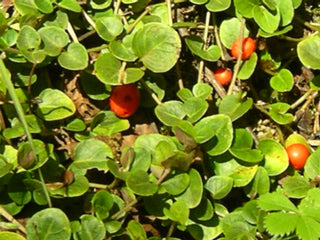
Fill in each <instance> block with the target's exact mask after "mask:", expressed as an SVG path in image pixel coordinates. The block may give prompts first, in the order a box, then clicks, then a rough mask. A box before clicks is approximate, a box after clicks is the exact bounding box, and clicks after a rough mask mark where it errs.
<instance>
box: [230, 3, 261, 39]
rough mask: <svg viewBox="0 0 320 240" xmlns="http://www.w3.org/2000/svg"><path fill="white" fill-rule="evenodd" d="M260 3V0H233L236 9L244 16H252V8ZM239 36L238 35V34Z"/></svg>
mask: <svg viewBox="0 0 320 240" xmlns="http://www.w3.org/2000/svg"><path fill="white" fill-rule="evenodd" d="M260 4H261V0H246V1H243V0H234V6H235V8H236V10H237V11H238V12H239V13H240V14H241V15H242V16H244V17H246V18H252V17H253V9H254V8H255V7H256V6H259V5H260ZM238 36H239V35H238Z"/></svg>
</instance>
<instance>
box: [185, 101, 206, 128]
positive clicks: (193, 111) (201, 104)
mask: <svg viewBox="0 0 320 240" xmlns="http://www.w3.org/2000/svg"><path fill="white" fill-rule="evenodd" d="M208 107H209V104H208V103H207V101H205V100H202V99H200V98H197V97H192V98H189V99H187V100H186V101H185V102H184V103H183V105H182V108H183V110H184V112H185V113H186V114H187V116H188V121H190V122H192V123H194V122H196V121H198V120H199V119H200V118H201V117H202V116H203V115H204V114H205V113H206V111H207V109H208Z"/></svg>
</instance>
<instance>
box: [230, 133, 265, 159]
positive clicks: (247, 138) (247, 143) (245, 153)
mask: <svg viewBox="0 0 320 240" xmlns="http://www.w3.org/2000/svg"><path fill="white" fill-rule="evenodd" d="M252 144H253V138H252V136H251V134H250V133H249V132H248V131H247V130H246V129H242V128H238V129H236V131H235V136H234V139H233V143H232V146H231V148H230V149H229V151H230V153H231V154H232V155H233V156H235V157H236V158H238V159H240V160H242V161H245V162H250V163H257V162H260V161H261V160H262V158H263V156H262V154H261V152H260V150H258V149H251V148H252Z"/></svg>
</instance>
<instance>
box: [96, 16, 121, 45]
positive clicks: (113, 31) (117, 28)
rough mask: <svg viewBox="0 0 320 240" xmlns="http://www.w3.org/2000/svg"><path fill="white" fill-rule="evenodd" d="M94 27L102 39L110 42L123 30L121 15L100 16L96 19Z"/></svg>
mask: <svg viewBox="0 0 320 240" xmlns="http://www.w3.org/2000/svg"><path fill="white" fill-rule="evenodd" d="M96 29H97V33H98V34H99V36H100V37H101V38H102V39H103V40H106V41H107V42H111V41H112V40H114V39H115V38H116V37H117V36H119V35H120V34H121V33H122V31H123V25H122V22H121V17H120V16H119V15H113V16H107V17H100V18H98V19H97V20H96Z"/></svg>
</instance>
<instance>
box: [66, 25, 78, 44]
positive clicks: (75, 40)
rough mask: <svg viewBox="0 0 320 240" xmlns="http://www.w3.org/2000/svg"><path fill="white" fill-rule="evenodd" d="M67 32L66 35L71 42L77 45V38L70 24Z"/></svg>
mask: <svg viewBox="0 0 320 240" xmlns="http://www.w3.org/2000/svg"><path fill="white" fill-rule="evenodd" d="M67 30H68V33H69V34H70V36H71V38H72V40H73V41H74V42H75V43H79V40H78V37H77V35H76V32H75V31H74V29H73V27H72V25H71V23H70V22H68V26H67Z"/></svg>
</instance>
